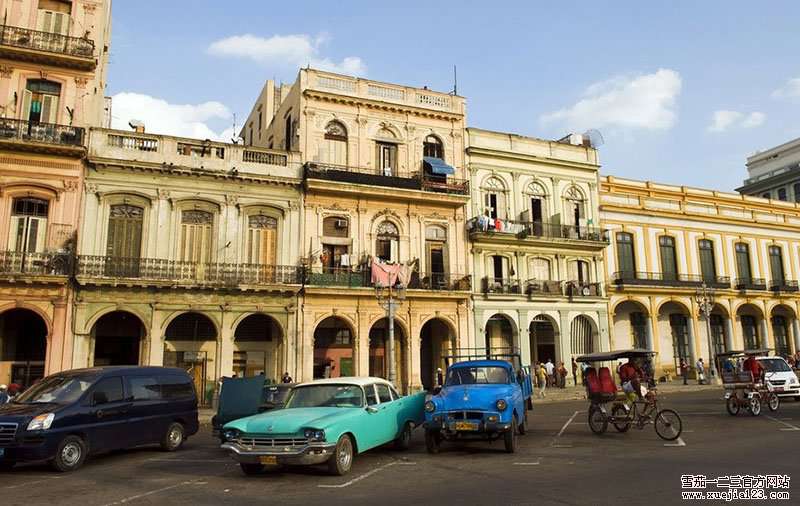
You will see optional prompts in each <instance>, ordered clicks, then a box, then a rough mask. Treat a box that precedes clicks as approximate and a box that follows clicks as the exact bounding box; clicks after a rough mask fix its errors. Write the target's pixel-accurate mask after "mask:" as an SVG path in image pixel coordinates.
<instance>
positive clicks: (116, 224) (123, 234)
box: [106, 205, 143, 258]
mask: <svg viewBox="0 0 800 506" xmlns="http://www.w3.org/2000/svg"><path fill="white" fill-rule="evenodd" d="M142 216H143V210H142V208H140V207H135V206H127V205H120V206H112V207H111V214H110V216H109V219H108V240H107V245H106V254H107V255H108V256H110V257H115V258H139V257H140V256H141V251H142Z"/></svg>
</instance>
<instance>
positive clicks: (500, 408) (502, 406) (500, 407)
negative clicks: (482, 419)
mask: <svg viewBox="0 0 800 506" xmlns="http://www.w3.org/2000/svg"><path fill="white" fill-rule="evenodd" d="M494 405H495V407H497V411H505V410H506V408H507V407H508V403H506V401H505V400H503V399H499V400H498V401H497V402H495V403H494Z"/></svg>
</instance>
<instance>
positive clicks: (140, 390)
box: [129, 376, 161, 401]
mask: <svg viewBox="0 0 800 506" xmlns="http://www.w3.org/2000/svg"><path fill="white" fill-rule="evenodd" d="M129 383H130V386H131V396H132V397H133V400H134V401H157V400H159V399H160V398H161V386H159V384H158V380H157V379H156V378H153V377H148V376H134V377H132V378H129Z"/></svg>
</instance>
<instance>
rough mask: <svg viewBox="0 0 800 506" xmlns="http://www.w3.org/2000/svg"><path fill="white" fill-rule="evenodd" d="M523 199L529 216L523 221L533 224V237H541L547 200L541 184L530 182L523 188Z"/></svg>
mask: <svg viewBox="0 0 800 506" xmlns="http://www.w3.org/2000/svg"><path fill="white" fill-rule="evenodd" d="M525 197H526V199H527V201H528V202H527V204H528V214H529V215H528V219H527V220H524V221H530V222H531V223H533V235H537V236H539V235H542V233H543V228H544V227H543V222H544V221H547V220H545V216H546V215H547V206H546V200H545V199H546V198H547V193H546V192H545V189H544V187H543V186H542V185H541V184H539V183H537V182H532V183H530V184H529V185H528V186H527V187H526V188H525Z"/></svg>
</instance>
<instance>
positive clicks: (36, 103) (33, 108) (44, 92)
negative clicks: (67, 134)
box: [22, 79, 61, 123]
mask: <svg viewBox="0 0 800 506" xmlns="http://www.w3.org/2000/svg"><path fill="white" fill-rule="evenodd" d="M60 95H61V85H60V84H59V83H56V82H52V81H47V80H44V79H31V80H29V81H28V82H27V84H26V86H25V90H23V92H22V119H24V120H27V121H31V122H34V123H57V122H58V111H59V109H58V107H59V106H58V104H59V96H60Z"/></svg>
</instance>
